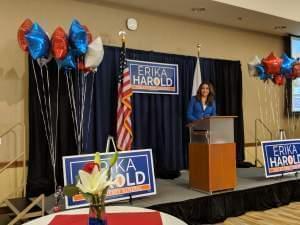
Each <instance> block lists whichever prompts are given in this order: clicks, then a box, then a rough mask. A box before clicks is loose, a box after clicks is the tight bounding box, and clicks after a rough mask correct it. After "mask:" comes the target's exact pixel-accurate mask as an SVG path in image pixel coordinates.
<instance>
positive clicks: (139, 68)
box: [127, 59, 178, 95]
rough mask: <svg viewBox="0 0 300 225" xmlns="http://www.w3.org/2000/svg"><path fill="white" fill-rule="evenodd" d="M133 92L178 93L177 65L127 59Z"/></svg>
mask: <svg viewBox="0 0 300 225" xmlns="http://www.w3.org/2000/svg"><path fill="white" fill-rule="evenodd" d="M127 63H128V67H129V73H130V78H131V86H132V90H133V92H134V93H151V94H171V95H176V94H178V65H177V64H167V63H158V62H145V61H138V60H130V59H128V60H127Z"/></svg>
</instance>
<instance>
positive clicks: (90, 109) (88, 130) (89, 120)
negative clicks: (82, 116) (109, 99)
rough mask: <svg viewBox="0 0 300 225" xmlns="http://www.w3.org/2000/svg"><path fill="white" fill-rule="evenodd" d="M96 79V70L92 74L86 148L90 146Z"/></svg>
mask: <svg viewBox="0 0 300 225" xmlns="http://www.w3.org/2000/svg"><path fill="white" fill-rule="evenodd" d="M94 80H95V72H93V74H92V90H91V96H90V105H89V117H88V128H87V135H86V137H87V140H86V142H85V143H86V147H85V148H86V149H87V147H88V137H89V134H90V122H91V111H92V103H93V96H94Z"/></svg>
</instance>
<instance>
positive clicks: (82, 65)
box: [77, 61, 91, 73]
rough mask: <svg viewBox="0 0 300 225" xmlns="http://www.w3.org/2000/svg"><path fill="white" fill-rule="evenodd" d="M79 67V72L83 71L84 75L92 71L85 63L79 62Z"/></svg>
mask: <svg viewBox="0 0 300 225" xmlns="http://www.w3.org/2000/svg"><path fill="white" fill-rule="evenodd" d="M77 67H78V70H80V71H83V72H84V73H86V72H90V71H91V69H90V68H89V67H85V65H84V62H82V61H79V62H78V63H77Z"/></svg>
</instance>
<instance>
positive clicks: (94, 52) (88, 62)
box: [85, 37, 104, 69]
mask: <svg viewBox="0 0 300 225" xmlns="http://www.w3.org/2000/svg"><path fill="white" fill-rule="evenodd" d="M103 56H104V49H103V44H102V39H101V37H97V38H96V39H95V40H94V41H92V42H91V43H90V44H89V46H88V51H87V53H86V55H85V67H90V68H92V69H97V67H98V66H99V64H100V63H101V62H102V60H103Z"/></svg>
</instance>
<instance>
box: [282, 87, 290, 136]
mask: <svg viewBox="0 0 300 225" xmlns="http://www.w3.org/2000/svg"><path fill="white" fill-rule="evenodd" d="M284 95H285V99H286V112H287V116H288V131H289V134H290V112H289V108H288V107H289V106H288V105H289V100H288V94H287V87H286V88H285V89H284ZM283 105H284V98H283Z"/></svg>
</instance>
